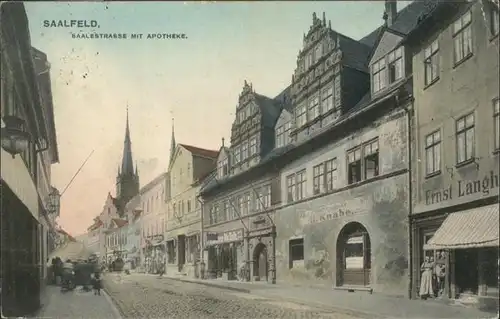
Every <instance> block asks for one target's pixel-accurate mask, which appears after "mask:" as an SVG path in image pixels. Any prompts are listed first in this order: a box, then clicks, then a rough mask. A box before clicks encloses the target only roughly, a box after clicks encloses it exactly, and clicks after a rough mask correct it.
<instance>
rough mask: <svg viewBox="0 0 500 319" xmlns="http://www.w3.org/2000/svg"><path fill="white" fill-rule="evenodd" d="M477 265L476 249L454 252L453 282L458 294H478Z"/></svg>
mask: <svg viewBox="0 0 500 319" xmlns="http://www.w3.org/2000/svg"><path fill="white" fill-rule="evenodd" d="M478 264H479V262H478V251H477V249H457V250H456V251H455V280H456V285H457V287H458V290H457V293H458V294H462V293H472V294H477V293H478V291H477V288H478V282H479V280H478V271H477V265H478ZM474 270H475V271H474Z"/></svg>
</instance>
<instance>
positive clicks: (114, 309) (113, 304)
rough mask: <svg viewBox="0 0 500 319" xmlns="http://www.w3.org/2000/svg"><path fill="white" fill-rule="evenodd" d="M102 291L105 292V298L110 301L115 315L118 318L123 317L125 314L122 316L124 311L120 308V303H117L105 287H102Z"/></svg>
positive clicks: (121, 318)
mask: <svg viewBox="0 0 500 319" xmlns="http://www.w3.org/2000/svg"><path fill="white" fill-rule="evenodd" d="M101 292H103V296H104V298H106V300H107V301H108V302H109V304H110V305H111V309H112V311H113V313H114V315H115V317H116V318H117V319H123V316H122V313H121V311H120V310H119V307H118V305H117V304H116V303H115V301H114V299H113V298H112V297H111V296H110V294H109V293H108V292H107V291H106V290H105V289H101Z"/></svg>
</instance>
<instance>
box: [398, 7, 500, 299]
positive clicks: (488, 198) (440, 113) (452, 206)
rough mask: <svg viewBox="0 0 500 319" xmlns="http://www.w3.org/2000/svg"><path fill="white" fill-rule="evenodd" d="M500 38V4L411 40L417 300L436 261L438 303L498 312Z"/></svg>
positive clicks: (448, 20) (439, 15)
mask: <svg viewBox="0 0 500 319" xmlns="http://www.w3.org/2000/svg"><path fill="white" fill-rule="evenodd" d="M498 30H499V27H498V3H497V4H495V3H494V2H490V1H472V2H468V3H447V4H442V5H440V6H439V7H438V8H437V9H436V10H434V12H433V13H432V14H430V15H429V16H428V17H426V19H424V20H423V21H422V22H421V23H420V25H419V27H418V28H417V29H416V30H415V32H414V33H413V34H411V35H410V36H409V37H408V39H407V41H408V46H409V47H411V48H412V50H413V53H414V54H413V79H414V81H413V86H414V95H415V121H416V130H415V135H416V156H415V157H414V158H415V159H416V161H415V163H414V167H415V169H414V170H413V173H414V175H415V178H414V180H415V186H414V190H415V207H414V210H413V222H412V223H413V229H412V234H413V240H412V246H413V249H412V252H413V269H414V270H413V279H414V280H413V281H414V284H413V290H412V292H413V296H414V297H417V296H419V293H420V291H419V289H420V286H421V278H422V273H421V272H420V266H421V265H422V263H424V261H425V258H426V257H428V258H429V259H431V258H433V259H434V262H435V263H436V264H437V265H439V266H440V267H442V269H443V271H442V277H441V279H440V287H438V289H436V290H435V294H436V295H439V296H442V297H445V298H452V299H455V298H456V299H464V298H465V299H471V298H470V297H471V296H472V297H473V299H475V300H476V302H477V303H478V305H479V306H481V307H483V306H490V307H493V308H494V307H495V306H496V307H498V247H499V241H498V240H499V239H498V238H499V231H498V224H499V213H498V194H499V168H498V162H499V148H500V142H499V135H500V133H499V127H500V120H499V116H500V115H499V100H498V98H499V89H498V87H499V80H498V67H499V64H498V63H499V62H498V59H499V38H498ZM420 297H425V296H420ZM495 309H497V308H495Z"/></svg>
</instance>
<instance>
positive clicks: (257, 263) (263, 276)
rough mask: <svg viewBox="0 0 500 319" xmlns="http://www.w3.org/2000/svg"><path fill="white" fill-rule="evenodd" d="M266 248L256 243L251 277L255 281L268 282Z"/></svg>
mask: <svg viewBox="0 0 500 319" xmlns="http://www.w3.org/2000/svg"><path fill="white" fill-rule="evenodd" d="M268 268H269V265H268V263H267V247H266V245H264V244H263V243H258V244H257V246H256V247H255V249H254V251H253V277H254V280H255V281H263V280H265V281H267V280H268Z"/></svg>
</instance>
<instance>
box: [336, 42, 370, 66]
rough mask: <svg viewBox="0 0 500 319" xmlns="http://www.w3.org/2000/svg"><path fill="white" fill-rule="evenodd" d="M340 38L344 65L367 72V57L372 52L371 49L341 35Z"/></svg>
mask: <svg viewBox="0 0 500 319" xmlns="http://www.w3.org/2000/svg"><path fill="white" fill-rule="evenodd" d="M338 36H339V42H340V44H339V47H340V51H342V61H343V65H345V66H348V67H351V68H353V69H356V70H360V71H364V72H367V71H368V63H367V57H368V55H369V54H370V52H371V47H369V46H367V45H365V44H363V43H361V42H359V41H356V40H354V39H351V38H349V37H347V36H345V35H342V34H340V33H339V34H338Z"/></svg>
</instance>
